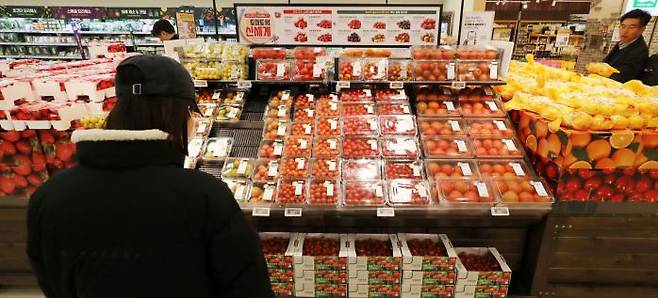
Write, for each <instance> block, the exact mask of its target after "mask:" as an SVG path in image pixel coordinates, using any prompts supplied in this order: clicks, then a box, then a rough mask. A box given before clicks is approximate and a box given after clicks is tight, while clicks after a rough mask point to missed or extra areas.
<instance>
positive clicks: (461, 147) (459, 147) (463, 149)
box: [455, 140, 468, 152]
mask: <svg viewBox="0 0 658 298" xmlns="http://www.w3.org/2000/svg"><path fill="white" fill-rule="evenodd" d="M455 144H457V150H459V152H466V151H468V148H466V142H464V140H455Z"/></svg>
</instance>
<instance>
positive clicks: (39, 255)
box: [27, 130, 274, 298]
mask: <svg viewBox="0 0 658 298" xmlns="http://www.w3.org/2000/svg"><path fill="white" fill-rule="evenodd" d="M166 137H167V134H166V133H164V132H162V131H159V130H148V131H118V130H114V131H111V130H105V131H103V130H88V131H80V132H78V131H76V132H75V133H74V135H73V140H74V141H77V146H78V159H79V163H80V165H79V166H77V167H75V168H73V169H70V170H67V171H64V172H62V173H61V174H57V175H55V176H54V177H52V178H51V179H50V180H49V181H47V182H46V183H45V184H43V186H42V187H40V188H39V189H38V190H37V191H36V192H35V193H34V194H33V195H32V198H31V200H30V204H29V211H28V246H27V253H28V255H29V257H30V260H31V261H32V266H33V269H34V272H35V274H36V276H37V279H38V281H39V285H40V286H41V289H42V290H43V292H44V293H45V294H46V296H47V297H49V298H78V297H79V298H87V297H88V298H97V297H108V298H110V297H111V298H118V297H122V298H129V297H135V298H137V297H139V298H148V297H157V298H164V297H172V298H173V297H176V298H183V297H185V298H193V297H204V298H205V297H241V298H246V297H273V296H274V294H273V293H272V289H271V287H270V283H269V278H268V272H267V267H266V265H265V260H264V258H263V254H262V253H261V251H260V246H259V241H258V235H257V234H256V233H255V232H254V231H253V230H252V229H251V228H250V227H249V226H248V223H247V222H246V221H245V218H244V215H243V213H242V211H241V210H240V207H239V206H238V204H237V203H236V202H235V200H234V199H233V195H232V194H231V192H230V190H229V189H228V187H227V186H226V184H225V183H223V182H220V181H219V180H217V179H216V178H214V177H212V176H211V175H207V174H205V173H202V172H199V171H194V170H186V169H183V168H182V166H181V165H182V163H183V156H182V154H180V153H177V151H176V150H174V149H173V146H171V144H170V142H169V141H166V140H165V139H166Z"/></svg>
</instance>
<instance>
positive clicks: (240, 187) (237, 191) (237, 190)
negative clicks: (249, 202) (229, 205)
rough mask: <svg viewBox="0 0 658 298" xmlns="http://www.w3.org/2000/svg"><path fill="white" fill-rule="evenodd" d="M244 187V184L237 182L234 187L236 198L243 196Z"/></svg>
mask: <svg viewBox="0 0 658 298" xmlns="http://www.w3.org/2000/svg"><path fill="white" fill-rule="evenodd" d="M245 187H246V186H245V185H242V184H238V186H237V187H236V188H235V197H236V198H242V197H244V190H245Z"/></svg>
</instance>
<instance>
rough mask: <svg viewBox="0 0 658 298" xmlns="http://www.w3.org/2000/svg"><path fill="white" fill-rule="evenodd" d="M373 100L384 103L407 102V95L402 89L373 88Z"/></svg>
mask: <svg viewBox="0 0 658 298" xmlns="http://www.w3.org/2000/svg"><path fill="white" fill-rule="evenodd" d="M374 93H375V101H376V102H378V103H379V102H381V103H386V102H395V103H398V102H406V103H408V102H409V96H407V92H406V91H405V90H404V89H391V88H380V89H375V90H374Z"/></svg>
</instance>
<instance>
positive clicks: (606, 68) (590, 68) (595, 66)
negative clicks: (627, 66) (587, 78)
mask: <svg viewBox="0 0 658 298" xmlns="http://www.w3.org/2000/svg"><path fill="white" fill-rule="evenodd" d="M585 69H587V72H589V73H591V74H597V75H600V76H603V77H606V78H609V77H610V76H611V75H612V74H615V73H619V70H617V69H616V68H614V67H612V66H610V65H609V64H608V63H588V64H587V65H586V66H585Z"/></svg>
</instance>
